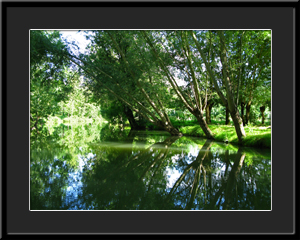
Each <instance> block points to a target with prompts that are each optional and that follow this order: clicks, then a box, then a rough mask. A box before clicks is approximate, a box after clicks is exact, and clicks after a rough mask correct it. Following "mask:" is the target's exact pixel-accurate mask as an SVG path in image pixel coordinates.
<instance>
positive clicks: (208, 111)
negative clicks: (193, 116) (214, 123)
mask: <svg viewBox="0 0 300 240" xmlns="http://www.w3.org/2000/svg"><path fill="white" fill-rule="evenodd" d="M213 105H214V103H213V102H212V101H210V100H209V101H207V104H206V107H205V113H206V123H207V124H211V109H212V107H213Z"/></svg>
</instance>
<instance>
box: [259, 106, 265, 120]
mask: <svg viewBox="0 0 300 240" xmlns="http://www.w3.org/2000/svg"><path fill="white" fill-rule="evenodd" d="M259 109H260V112H261V124H264V123H265V110H266V107H265V106H261V107H260V108H259Z"/></svg>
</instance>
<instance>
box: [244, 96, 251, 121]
mask: <svg viewBox="0 0 300 240" xmlns="http://www.w3.org/2000/svg"><path fill="white" fill-rule="evenodd" d="M250 108H251V101H250V102H247V105H246V120H245V124H246V125H247V124H248V122H249V120H250Z"/></svg>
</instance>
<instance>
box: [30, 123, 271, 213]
mask: <svg viewBox="0 0 300 240" xmlns="http://www.w3.org/2000/svg"><path fill="white" fill-rule="evenodd" d="M30 153H31V154H30V155H31V156H30V209H31V210H270V209H271V151H270V149H256V148H245V147H244V148H241V147H238V146H233V145H230V144H223V143H219V142H213V141H210V140H206V139H201V138H194V137H181V138H179V137H172V136H170V135H169V134H168V133H166V132H159V131H137V132H136V131H120V130H118V129H109V128H108V127H107V126H105V127H102V128H101V127H100V126H98V125H77V126H65V125H60V126H57V127H55V128H53V129H52V131H51V135H50V136H47V137H44V138H42V137H35V136H34V137H32V138H31V149H30Z"/></svg>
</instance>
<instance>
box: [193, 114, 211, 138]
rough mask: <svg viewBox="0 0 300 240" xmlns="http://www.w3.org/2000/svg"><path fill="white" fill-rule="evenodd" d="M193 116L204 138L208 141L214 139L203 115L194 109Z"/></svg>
mask: <svg viewBox="0 0 300 240" xmlns="http://www.w3.org/2000/svg"><path fill="white" fill-rule="evenodd" d="M193 115H194V116H195V117H196V118H197V121H198V123H199V125H200V127H201V129H202V130H203V132H204V133H205V135H206V137H207V138H208V139H214V136H213V133H212V131H211V130H210V129H209V127H208V125H207V123H206V121H205V119H204V116H203V114H202V113H201V112H200V111H199V110H198V109H195V111H194V112H193Z"/></svg>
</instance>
